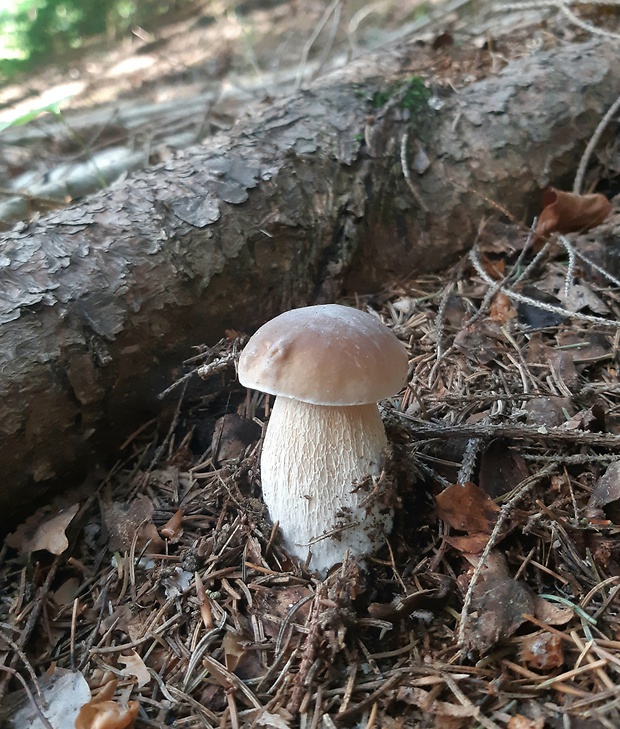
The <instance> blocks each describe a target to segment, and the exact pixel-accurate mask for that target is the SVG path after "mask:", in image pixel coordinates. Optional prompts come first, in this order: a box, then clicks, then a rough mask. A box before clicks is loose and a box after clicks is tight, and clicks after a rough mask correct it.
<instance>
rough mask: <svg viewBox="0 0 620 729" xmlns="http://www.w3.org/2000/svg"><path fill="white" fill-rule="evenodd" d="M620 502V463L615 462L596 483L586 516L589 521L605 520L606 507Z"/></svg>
mask: <svg viewBox="0 0 620 729" xmlns="http://www.w3.org/2000/svg"><path fill="white" fill-rule="evenodd" d="M619 500H620V461H614V462H613V463H610V464H609V466H608V467H607V470H606V471H605V473H604V474H603V475H602V476H601V477H600V478H599V480H598V481H597V482H596V485H595V487H594V489H593V491H592V494H591V495H590V498H589V500H588V505H587V507H586V515H587V517H588V518H589V519H604V518H606V517H607V516H608V515H607V514H606V512H605V511H604V508H605V507H609V506H610V505H611V504H614V503H615V502H617V501H619Z"/></svg>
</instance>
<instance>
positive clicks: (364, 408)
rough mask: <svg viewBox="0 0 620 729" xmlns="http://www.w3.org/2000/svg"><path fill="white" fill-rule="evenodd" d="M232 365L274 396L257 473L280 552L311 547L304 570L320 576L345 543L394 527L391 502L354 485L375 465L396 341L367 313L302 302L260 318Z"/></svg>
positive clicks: (403, 359) (403, 369)
mask: <svg viewBox="0 0 620 729" xmlns="http://www.w3.org/2000/svg"><path fill="white" fill-rule="evenodd" d="M238 372H239V381H240V382H241V384H242V385H245V386H246V387H249V388H252V389H255V390H260V391H262V392H267V393H270V394H272V395H276V400H275V403H274V405H273V409H272V411H271V415H270V418H269V423H268V426H267V431H266V433H265V439H264V442H263V449H262V456H261V481H262V489H263V498H264V501H265V504H266V505H267V508H268V509H269V514H270V516H271V518H272V519H273V521H274V522H276V521H277V522H279V525H280V529H281V531H282V536H283V538H284V545H285V547H286V549H287V551H288V553H289V554H291V555H292V556H295V557H297V558H299V559H301V560H302V561H307V560H308V556H309V555H311V557H310V560H309V566H310V568H311V569H313V570H315V571H317V572H318V573H320V574H321V575H323V576H324V575H325V574H326V573H327V571H328V570H329V569H330V568H331V567H332V566H333V565H335V564H337V563H338V562H341V561H342V559H343V557H344V554H345V552H346V551H347V550H349V551H350V553H351V554H352V555H353V556H355V557H358V558H363V557H364V556H366V555H369V554H371V553H372V552H373V551H375V550H376V549H377V547H379V546H380V545H381V544H382V543H383V541H384V539H385V535H386V534H387V533H389V531H390V529H391V527H392V520H393V509H392V506H391V505H390V504H386V503H383V501H382V499H381V494H380V493H379V494H378V498H368V491H364V490H363V489H362V488H360V484H361V483H362V482H363V481H364V480H365V479H366V480H367V479H368V477H369V476H371V477H374V478H375V480H376V478H377V477H378V476H379V474H380V473H381V470H382V467H383V452H384V450H385V447H386V446H387V438H386V435H385V429H384V427H383V421H382V420H381V415H380V413H379V409H378V407H377V402H378V401H379V400H382V399H384V398H386V397H389V396H390V395H394V394H395V393H397V392H398V391H399V390H400V389H401V387H402V386H403V385H404V383H405V380H406V376H407V353H406V351H405V348H404V347H403V345H402V344H401V342H400V341H399V340H398V339H397V338H396V336H395V335H394V334H393V333H392V332H391V331H390V330H389V329H388V328H387V327H386V326H385V325H384V324H383V323H382V322H381V321H380V319H379V318H378V317H376V316H373V315H372V314H369V313H367V312H363V311H359V310H357V309H353V308H351V307H348V306H340V305H338V304H328V305H324V306H308V307H304V308H301V309H293V310H292V311H287V312H285V313H284V314H281V315H280V316H277V317H276V318H275V319H272V320H271V321H269V322H267V323H266V324H264V325H263V326H262V327H261V328H260V329H259V330H258V331H257V332H256V333H255V334H254V336H253V337H252V338H251V339H250V341H249V342H248V344H247V345H246V347H245V349H244V350H243V352H242V353H241V358H240V360H239V370H238ZM378 491H380V489H378ZM373 496H374V497H376V496H377V494H374V493H373ZM364 502H366V503H364Z"/></svg>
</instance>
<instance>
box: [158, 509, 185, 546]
mask: <svg viewBox="0 0 620 729" xmlns="http://www.w3.org/2000/svg"><path fill="white" fill-rule="evenodd" d="M184 514H185V511H184V510H183V509H182V508H181V509H177V510H176V511H175V512H174V514H173V515H172V516H171V517H170V519H168V521H167V522H166V523H165V524H164V525H163V527H162V528H161V529H160V534H161V536H162V537H164V538H165V539H169V540H170V541H171V542H172V544H174V543H175V542H178V541H179V539H180V538H181V537H182V535H183V516H184Z"/></svg>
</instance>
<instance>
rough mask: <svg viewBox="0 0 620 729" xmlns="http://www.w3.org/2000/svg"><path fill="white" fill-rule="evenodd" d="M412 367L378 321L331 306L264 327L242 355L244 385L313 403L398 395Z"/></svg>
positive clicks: (304, 311)
mask: <svg viewBox="0 0 620 729" xmlns="http://www.w3.org/2000/svg"><path fill="white" fill-rule="evenodd" d="M407 364H408V360H407V352H406V350H405V348H404V346H403V345H402V343H401V342H400V341H399V340H398V339H397V337H396V336H395V335H394V334H393V333H392V332H391V331H390V330H389V329H388V328H387V327H386V326H385V325H384V324H383V323H382V322H381V321H380V320H379V319H378V318H377V317H375V316H373V315H372V314H368V313H367V312H365V311H359V310H358V309H353V308H351V307H349V306H340V305H338V304H326V305H322V306H307V307H303V308H301V309H293V310H291V311H286V312H284V314H280V316H277V317H276V318H275V319H272V320H271V321H268V322H267V323H266V324H264V325H263V326H262V327H261V328H260V329H259V330H258V331H257V332H256V333H255V334H254V336H253V337H251V339H250V341H249V342H248V343H247V345H246V347H245V349H244V350H243V352H242V353H241V358H240V360H239V381H240V382H241V384H242V385H244V386H245V387H249V388H252V389H254V390H260V391H261V392H268V393H270V394H271V395H282V396H284V397H290V398H292V399H295V400H303V401H304V402H309V403H312V404H314V405H363V404H367V403H371V402H377V401H378V400H381V399H383V398H385V397H389V396H390V395H394V394H395V393H397V392H398V391H399V390H400V389H401V388H402V386H403V385H404V384H405V381H406V379H407Z"/></svg>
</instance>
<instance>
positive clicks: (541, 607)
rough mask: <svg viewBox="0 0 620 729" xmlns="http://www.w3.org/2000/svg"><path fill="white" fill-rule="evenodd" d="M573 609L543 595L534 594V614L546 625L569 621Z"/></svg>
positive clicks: (573, 613) (562, 623)
mask: <svg viewBox="0 0 620 729" xmlns="http://www.w3.org/2000/svg"><path fill="white" fill-rule="evenodd" d="M574 615H575V611H574V610H573V609H572V608H571V607H568V605H560V604H558V603H555V602H551V601H549V600H545V598H544V597H540V595H536V597H535V600H534V616H535V617H537V618H538V620H540V621H541V622H543V623H545V624H546V625H566V623H570V621H571V620H572V619H573V616H574Z"/></svg>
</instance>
